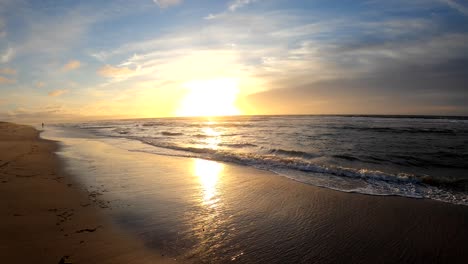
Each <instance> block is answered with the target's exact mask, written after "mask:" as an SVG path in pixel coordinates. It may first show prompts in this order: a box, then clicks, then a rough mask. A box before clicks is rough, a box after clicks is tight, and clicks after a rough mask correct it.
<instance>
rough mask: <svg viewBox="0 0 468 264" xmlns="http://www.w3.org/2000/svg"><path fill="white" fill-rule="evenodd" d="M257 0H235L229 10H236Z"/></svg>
mask: <svg viewBox="0 0 468 264" xmlns="http://www.w3.org/2000/svg"><path fill="white" fill-rule="evenodd" d="M256 1H257V0H235V1H234V2H232V3H231V4H230V5H229V8H228V9H229V10H230V11H232V12H234V11H236V10H237V9H239V8H242V7H244V6H246V5H249V4H251V3H253V2H256Z"/></svg>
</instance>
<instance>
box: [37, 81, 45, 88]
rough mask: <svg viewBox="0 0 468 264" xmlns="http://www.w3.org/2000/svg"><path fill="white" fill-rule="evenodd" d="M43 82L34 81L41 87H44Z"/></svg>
mask: <svg viewBox="0 0 468 264" xmlns="http://www.w3.org/2000/svg"><path fill="white" fill-rule="evenodd" d="M44 85H45V83H44V82H36V86H37V87H39V88H41V87H44Z"/></svg>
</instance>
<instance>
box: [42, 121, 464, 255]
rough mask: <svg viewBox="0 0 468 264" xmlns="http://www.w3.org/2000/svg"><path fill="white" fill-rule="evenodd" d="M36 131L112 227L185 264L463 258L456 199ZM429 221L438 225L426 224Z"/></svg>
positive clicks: (116, 140)
mask: <svg viewBox="0 0 468 264" xmlns="http://www.w3.org/2000/svg"><path fill="white" fill-rule="evenodd" d="M43 137H45V138H49V139H56V140H60V141H61V145H62V147H61V149H60V151H59V153H58V154H59V156H60V157H62V158H63V159H64V161H65V164H66V169H67V171H69V172H70V173H71V174H72V175H74V176H75V177H76V178H77V181H78V182H80V183H81V185H82V186H83V187H84V188H85V189H86V190H87V191H88V193H89V197H90V198H91V199H92V200H94V202H95V203H96V205H97V206H100V207H101V208H103V209H104V210H106V211H107V213H108V214H109V215H110V216H111V218H112V219H114V221H115V223H116V224H118V225H119V226H120V227H122V228H124V229H126V230H128V231H129V233H130V234H133V235H134V236H137V237H138V238H140V239H142V240H143V241H145V243H146V245H147V246H148V247H152V248H157V249H158V251H160V252H163V253H164V254H166V255H169V256H173V257H175V258H177V259H179V260H182V261H183V262H188V263H227V262H237V263H336V262H343V261H346V262H354V263H376V262H382V260H389V261H390V262H392V260H399V261H403V262H404V261H411V262H414V263H425V262H427V261H432V260H434V259H436V257H440V256H442V257H444V258H442V259H449V260H451V259H450V258H454V259H455V260H459V259H460V258H463V256H461V255H457V254H453V252H452V251H450V250H452V249H453V247H452V246H450V244H453V243H455V244H458V245H463V244H464V243H466V241H464V240H463V239H465V238H466V237H468V231H467V230H466V229H467V228H466V225H465V227H464V225H463V223H464V222H465V221H467V219H468V211H467V210H464V209H465V208H466V207H464V206H453V205H450V204H443V203H436V202H427V201H421V200H407V199H404V201H403V200H399V199H398V198H394V197H372V196H363V195H351V194H346V193H342V192H335V191H330V190H326V189H320V188H314V187H312V186H308V185H304V184H299V183H295V182H294V181H290V180H287V179H285V178H283V177H280V176H278V175H275V174H271V173H269V172H267V171H261V170H256V169H254V168H251V167H248V166H240V165H233V164H226V163H221V162H217V161H212V160H204V159H198V158H183V157H167V156H160V155H154V154H150V153H144V152H141V151H131V150H133V149H135V150H141V149H145V148H147V147H151V146H147V145H145V144H144V143H141V142H138V141H132V140H127V139H123V138H102V137H95V136H90V135H88V134H86V133H82V132H80V131H79V130H78V131H76V130H67V129H55V130H53V129H49V130H46V131H45V132H44V133H43ZM400 199H403V198H400ZM447 208H448V209H447ZM446 210H449V212H448V215H449V216H450V217H447V211H446ZM395 212H400V213H398V216H397V214H396V213H395ZM427 212H431V214H430V215H428V214H427ZM434 221H435V222H437V225H443V226H444V228H442V229H441V228H439V229H435V230H432V228H433V226H434V223H435V222H434ZM402 223H405V224H402ZM428 227H431V229H428ZM400 234H405V238H407V239H403V238H402V237H401V235H400ZM465 240H466V239H465ZM427 241H430V243H431V246H430V247H427V250H426V245H425V243H426V242H427ZM449 241H450V243H449ZM431 247H436V248H438V251H437V252H436V251H433V250H432V249H431ZM415 252H416V253H415ZM434 254H437V256H435V255H434ZM352 260H354V261H352Z"/></svg>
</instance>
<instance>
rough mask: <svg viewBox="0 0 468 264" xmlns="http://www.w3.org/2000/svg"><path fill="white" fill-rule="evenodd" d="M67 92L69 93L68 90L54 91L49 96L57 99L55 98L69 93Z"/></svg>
mask: <svg viewBox="0 0 468 264" xmlns="http://www.w3.org/2000/svg"><path fill="white" fill-rule="evenodd" d="M67 92H68V90H53V91H51V92H50V93H49V94H48V95H49V96H54V97H55V96H60V95H62V94H64V93H67Z"/></svg>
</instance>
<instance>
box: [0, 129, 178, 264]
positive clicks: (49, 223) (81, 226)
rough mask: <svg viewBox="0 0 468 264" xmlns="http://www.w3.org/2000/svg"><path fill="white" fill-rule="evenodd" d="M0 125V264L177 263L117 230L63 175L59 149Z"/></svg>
mask: <svg viewBox="0 0 468 264" xmlns="http://www.w3.org/2000/svg"><path fill="white" fill-rule="evenodd" d="M38 135H39V132H38V131H37V130H35V129H34V128H32V127H29V126H23V125H16V124H11V123H3V122H0V262H1V263H48V264H50V263H100V264H101V263H173V262H174V261H173V260H170V259H166V258H164V257H161V256H160V255H159V254H157V253H155V252H154V251H151V252H150V251H149V250H147V249H146V248H145V247H144V245H143V244H142V242H141V241H138V240H136V239H134V238H132V237H129V236H128V235H127V234H124V233H122V232H120V231H119V230H117V229H116V228H115V227H114V226H113V225H112V224H110V223H109V222H108V221H107V220H106V219H105V218H104V217H102V216H100V214H99V212H98V209H97V208H96V205H95V204H93V203H92V201H91V200H90V199H89V197H88V196H87V194H86V193H85V192H83V191H82V190H80V188H79V186H78V185H76V184H74V183H73V182H72V180H71V179H70V178H69V177H67V176H66V175H65V174H64V173H63V172H62V171H61V170H60V167H61V166H60V164H59V161H58V159H57V157H56V155H55V154H54V150H55V149H56V144H55V143H54V142H52V141H46V140H43V139H40V138H39V137H38Z"/></svg>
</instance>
